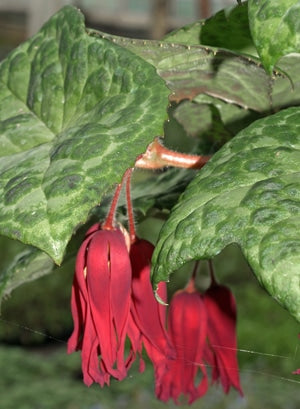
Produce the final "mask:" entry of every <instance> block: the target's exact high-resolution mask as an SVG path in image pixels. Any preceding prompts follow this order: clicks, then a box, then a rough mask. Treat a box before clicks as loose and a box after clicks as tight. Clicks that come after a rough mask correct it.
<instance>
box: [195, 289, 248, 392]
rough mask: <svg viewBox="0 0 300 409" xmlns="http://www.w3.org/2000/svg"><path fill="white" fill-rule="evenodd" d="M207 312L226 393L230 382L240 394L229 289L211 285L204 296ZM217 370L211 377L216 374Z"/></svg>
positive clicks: (232, 307) (233, 307) (234, 317)
mask: <svg viewBox="0 0 300 409" xmlns="http://www.w3.org/2000/svg"><path fill="white" fill-rule="evenodd" d="M203 300H204V303H205V306H206V309H207V314H208V339H209V343H210V347H211V348H212V350H213V352H214V354H215V359H216V363H217V369H218V372H219V376H220V379H221V383H222V385H223V389H224V392H225V393H228V391H229V389H230V386H233V387H235V388H236V389H237V390H238V391H239V392H240V394H241V395H242V394H243V393H242V389H241V386H240V380H239V370H238V362H237V341H236V329H235V328H236V305H235V300H234V297H233V295H232V293H231V292H230V290H229V289H228V288H226V287H224V286H220V285H213V286H211V287H210V288H209V289H208V290H207V291H206V293H205V294H204V297H203ZM216 374H217V372H216V371H215V374H214V375H213V379H216V378H217V375H216Z"/></svg>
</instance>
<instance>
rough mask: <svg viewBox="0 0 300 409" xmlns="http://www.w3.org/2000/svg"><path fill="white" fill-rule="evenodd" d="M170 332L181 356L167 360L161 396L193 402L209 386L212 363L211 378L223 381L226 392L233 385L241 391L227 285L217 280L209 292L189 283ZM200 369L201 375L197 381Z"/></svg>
mask: <svg viewBox="0 0 300 409" xmlns="http://www.w3.org/2000/svg"><path fill="white" fill-rule="evenodd" d="M168 322H169V325H168V331H169V334H170V337H171V340H172V342H173V345H174V347H175V349H176V352H177V356H176V359H175V360H173V361H171V360H169V361H168V370H167V371H165V374H164V377H163V379H162V382H161V388H160V389H159V391H158V398H159V399H161V400H163V401H165V402H166V401H168V400H169V399H170V398H172V399H173V400H174V402H175V403H178V398H179V397H180V395H181V394H184V395H186V396H187V397H188V402H189V403H193V402H194V401H195V400H196V399H198V398H200V397H201V396H203V395H204V394H205V393H206V392H207V389H208V375H207V366H208V367H210V368H211V371H212V375H211V376H212V382H213V383H214V382H216V381H219V380H220V381H221V383H222V386H223V389H224V392H225V393H228V392H229V389H230V387H231V386H233V387H235V388H236V389H237V390H238V391H239V392H240V394H241V395H242V389H241V386H240V381H239V371H238V363H237V357H236V335H235V324H236V306H235V301H234V298H233V296H232V294H231V292H230V291H229V289H228V288H226V287H224V286H220V285H217V284H216V283H215V282H213V283H212V285H211V287H210V288H209V289H208V290H207V291H206V292H205V294H204V295H202V294H200V293H199V292H198V291H197V290H196V289H195V287H194V283H193V280H191V281H190V283H189V285H188V287H187V288H186V289H185V290H180V291H178V292H177V293H176V294H175V295H174V297H173V299H172V301H171V304H170V311H169V320H168ZM198 371H200V372H201V374H202V376H201V379H200V381H199V382H198V384H196V377H197V373H198Z"/></svg>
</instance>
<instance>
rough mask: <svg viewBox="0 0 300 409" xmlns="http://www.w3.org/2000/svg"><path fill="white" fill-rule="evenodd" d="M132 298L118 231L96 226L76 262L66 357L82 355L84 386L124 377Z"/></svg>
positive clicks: (128, 267) (128, 269)
mask: <svg viewBox="0 0 300 409" xmlns="http://www.w3.org/2000/svg"><path fill="white" fill-rule="evenodd" d="M130 297H131V265H130V260H129V256H128V249H127V246H126V243H125V239H124V236H123V234H122V232H121V231H120V230H119V229H116V230H101V229H100V226H99V225H94V226H93V227H92V228H91V229H90V230H89V231H88V232H87V234H86V238H85V240H84V242H83V243H82V245H81V247H80V250H79V252H78V255H77V259H76V268H75V276H74V281H73V287H72V298H71V309H72V316H73V321H74V330H73V333H72V335H71V337H70V338H69V341H68V352H69V353H71V352H74V351H75V350H81V351H82V371H83V376H84V383H85V384H86V385H88V386H89V385H91V384H92V383H93V382H98V383H99V384H100V385H101V386H103V385H104V384H109V380H110V376H114V377H115V378H117V379H119V380H120V379H123V378H124V377H125V376H126V373H127V371H126V365H125V360H124V344H125V338H126V329H127V323H128V315H129V311H130Z"/></svg>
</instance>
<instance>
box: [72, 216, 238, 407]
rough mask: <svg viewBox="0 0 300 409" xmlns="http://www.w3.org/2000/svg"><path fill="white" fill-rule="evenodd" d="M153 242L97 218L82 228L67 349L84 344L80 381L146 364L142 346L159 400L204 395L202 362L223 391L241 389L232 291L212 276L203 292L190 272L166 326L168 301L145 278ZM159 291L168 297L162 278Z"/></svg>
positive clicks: (100, 379) (104, 379)
mask: <svg viewBox="0 0 300 409" xmlns="http://www.w3.org/2000/svg"><path fill="white" fill-rule="evenodd" d="M127 239H128V240H127ZM153 249H154V248H153V246H152V244H150V243H149V242H147V241H145V240H140V239H134V240H131V244H130V240H129V238H128V234H127V233H126V232H125V231H123V230H121V229H119V228H116V229H107V230H105V229H102V228H101V226H100V225H99V224H95V225H94V226H92V227H91V228H90V230H89V231H88V232H87V234H86V237H85V240H84V241H83V243H82V245H81V247H80V250H79V252H78V255H77V259H76V269H75V276H74V281H73V286H72V298H71V308H72V315H73V321H74V330H73V333H72V335H71V337H70V338H69V341H68V352H69V353H71V352H74V351H76V350H81V356H82V372H83V379H84V383H85V384H86V385H88V386H89V385H91V384H92V383H93V382H97V383H99V384H100V385H101V386H104V385H105V384H107V385H109V383H110V378H111V377H114V378H116V379H118V380H121V379H123V378H124V377H126V375H127V371H128V369H129V368H130V366H131V364H132V363H133V362H134V360H135V359H136V358H137V357H139V359H140V370H141V371H143V369H144V366H145V365H144V361H143V359H142V357H141V354H142V349H143V347H144V348H145V350H146V352H147V354H148V356H149V358H150V360H151V361H152V363H153V366H154V370H155V385H156V396H157V397H158V398H159V399H161V400H162V401H168V400H169V399H170V398H172V399H173V400H174V401H175V402H176V403H178V399H179V397H180V396H181V395H182V394H183V395H185V396H186V397H187V398H188V401H189V403H192V402H194V401H195V400H196V399H197V398H199V397H201V396H203V395H204V394H205V393H206V391H207V389H208V386H209V382H208V373H207V372H208V370H207V366H208V367H210V368H211V377H212V382H213V383H214V382H216V381H219V380H220V381H221V383H222V386H223V389H224V392H225V393H228V391H229V389H230V387H231V386H233V387H235V388H236V389H237V390H238V391H239V392H240V393H241V394H242V390H241V387H240V382H239V372H238V364H237V359H236V335H235V324H236V307H235V301H234V299H233V296H232V294H231V293H230V291H229V290H228V289H227V288H226V287H223V286H219V285H217V284H216V283H215V282H214V281H213V283H212V285H211V287H210V288H209V289H208V290H207V291H206V292H205V294H204V295H202V294H200V293H199V292H198V291H196V289H195V287H194V284H193V279H192V280H191V281H190V284H189V285H188V287H187V288H186V289H185V290H181V291H179V292H177V293H176V294H175V295H174V297H173V299H172V301H171V304H170V310H169V315H168V331H167V330H166V328H165V321H166V307H165V306H163V305H161V304H159V303H158V302H157V301H156V300H155V297H154V294H153V290H152V286H151V283H150V260H151V257H152V253H153ZM158 295H159V297H160V298H161V299H162V300H166V284H165V283H160V285H159V290H158ZM127 338H129V340H130V346H129V351H128V352H126V350H125V341H126V339H127ZM198 373H200V375H201V377H200V381H199V382H198V383H197V381H196V378H197V375H198Z"/></svg>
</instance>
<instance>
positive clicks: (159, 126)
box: [0, 7, 169, 263]
mask: <svg viewBox="0 0 300 409" xmlns="http://www.w3.org/2000/svg"><path fill="white" fill-rule="evenodd" d="M168 94H169V90H168V89H167V87H166V86H165V84H164V81H163V80H162V79H161V78H160V77H159V76H158V75H157V74H156V71H155V68H154V67H153V66H151V65H150V64H148V63H147V62H146V61H144V60H143V59H141V58H139V57H138V56H136V55H134V54H133V53H131V52H130V51H128V50H126V49H124V48H122V47H119V46H118V45H115V44H113V43H112V42H110V41H108V40H106V39H99V38H97V39H96V38H94V37H91V36H89V35H88V34H87V33H86V29H85V26H84V21H83V16H82V14H81V13H80V12H79V11H78V10H77V9H75V8H72V7H65V8H64V9H62V10H61V11H60V12H59V13H57V14H56V15H55V16H53V17H52V18H51V19H50V20H49V21H48V23H46V24H45V26H44V27H43V28H42V29H41V31H40V32H39V33H38V34H37V35H36V36H34V37H33V38H31V39H30V40H28V41H27V42H25V43H23V44H22V45H21V46H19V47H18V48H17V49H16V50H14V51H13V52H12V53H11V54H10V55H9V56H8V57H7V59H6V60H4V61H3V62H2V63H1V65H0V155H1V156H2V157H1V158H0V233H1V234H3V235H6V236H8V237H11V238H15V239H19V240H20V241H22V242H24V243H26V244H31V245H34V246H36V247H38V248H40V249H41V250H43V251H45V252H46V253H48V255H50V256H51V257H52V258H53V260H54V261H55V262H56V263H60V262H61V261H62V258H63V254H64V250H65V247H66V245H67V243H68V241H69V240H70V238H71V236H72V233H73V232H74V230H75V228H76V227H77V226H78V225H79V224H80V223H82V222H84V221H86V219H87V217H88V214H89V212H90V210H91V209H92V208H93V207H94V206H95V205H97V204H99V202H100V201H101V199H102V197H103V196H104V195H105V193H106V192H108V191H111V189H112V188H113V186H114V185H115V184H116V183H117V182H120V180H121V178H122V175H123V173H124V171H125V170H126V168H128V167H130V166H132V165H133V164H134V162H135V158H136V157H137V155H139V154H140V153H143V152H144V151H145V150H146V148H147V145H148V144H149V143H150V142H151V141H152V140H153V139H154V138H155V137H156V136H157V135H161V134H162V132H163V122H164V119H165V118H166V108H167V105H168Z"/></svg>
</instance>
